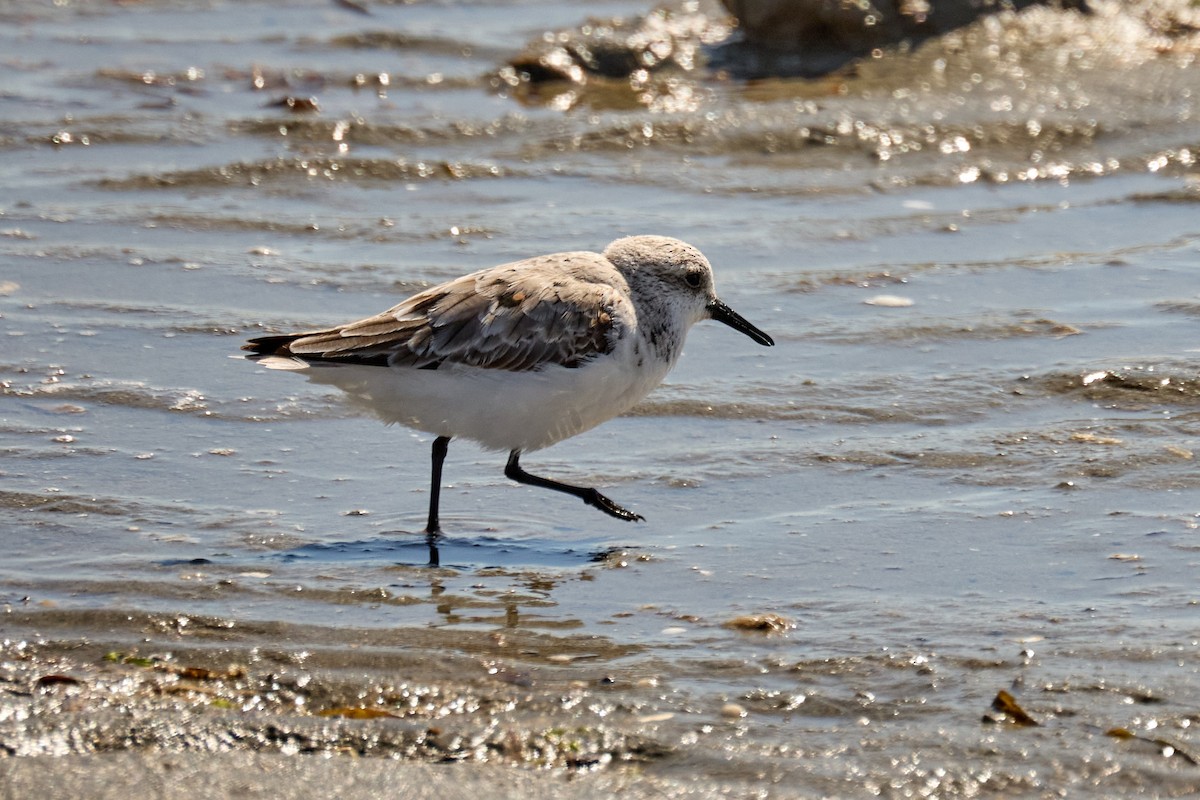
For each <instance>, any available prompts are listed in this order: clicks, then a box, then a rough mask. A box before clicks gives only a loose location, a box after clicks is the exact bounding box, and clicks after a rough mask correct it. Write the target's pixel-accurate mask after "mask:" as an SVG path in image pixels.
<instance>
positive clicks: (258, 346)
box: [242, 333, 305, 356]
mask: <svg viewBox="0 0 1200 800" xmlns="http://www.w3.org/2000/svg"><path fill="white" fill-rule="evenodd" d="M304 335H305V334H302V333H277V334H274V335H271V336H259V337H258V338H255V339H251V340H250V341H248V342H246V343H245V344H244V345H242V349H243V350H249V351H250V352H251V353H253V354H255V355H260V356H290V355H291V354H292V351H291V348H290V345H291V343H292V342H294V341H296V340H297V339H299V338H300V337H301V336H304Z"/></svg>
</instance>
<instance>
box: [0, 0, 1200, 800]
mask: <svg viewBox="0 0 1200 800" xmlns="http://www.w3.org/2000/svg"><path fill="white" fill-rule="evenodd" d="M1094 5H1095V6H1096V13H1094V14H1092V15H1090V16H1082V15H1079V14H1076V13H1074V12H1069V11H1067V12H1064V11H1055V10H1052V9H1045V8H1039V9H1033V10H1031V11H1028V12H1024V13H1022V14H1021V15H1017V16H1014V15H1002V16H999V17H995V18H991V19H988V20H984V21H981V22H979V23H977V24H975V25H972V26H969V27H967V28H964V29H962V30H960V31H957V32H955V33H954V34H952V35H950V36H948V37H946V38H945V39H943V40H938V41H933V42H927V43H925V44H924V45H923V46H922V47H920V48H918V49H916V50H914V51H912V52H887V53H883V54H881V56H880V58H878V59H871V60H868V61H866V62H863V63H860V64H858V65H857V66H855V67H854V68H853V69H850V70H847V71H843V72H839V73H835V74H833V75H830V76H826V77H824V78H821V79H817V80H809V81H806V80H798V79H765V80H755V81H740V80H735V79H732V78H729V77H728V76H725V75H722V74H721V73H720V72H712V71H706V70H704V69H703V68H701V67H697V68H696V69H687V68H685V67H683V66H680V65H678V64H676V65H674V66H672V67H670V68H667V69H663V70H659V71H654V72H651V73H650V74H648V75H646V76H635V77H634V78H629V79H623V80H618V79H600V78H596V77H594V76H593V77H591V78H590V79H589V80H588V81H587V82H585V83H581V84H567V83H557V84H539V85H532V84H527V83H522V82H520V80H518V79H516V78H514V73H513V72H512V71H511V69H510V68H508V67H507V66H506V65H508V64H509V62H510V60H511V59H512V58H513V57H514V55H515V54H517V53H520V52H521V51H522V49H523V48H524V46H525V44H526V43H527V42H529V41H532V40H536V39H539V38H540V37H541V36H542V33H543V32H544V31H546V30H550V29H553V30H558V31H573V30H575V29H576V28H577V27H578V26H580V25H581V24H583V22H584V20H585V19H587V18H588V17H589V16H596V15H599V16H602V17H616V16H620V15H626V16H630V15H634V14H638V13H643V12H644V11H645V10H646V9H645V8H644V7H643V6H642V5H640V4H634V3H620V2H617V3H606V4H603V5H602V6H599V7H597V6H596V5H595V4H582V3H544V4H543V3H534V4H515V5H511V4H499V5H483V6H467V5H459V4H448V5H431V4H419V3H418V4H413V5H399V6H388V5H378V6H374V5H373V6H372V7H371V9H370V11H371V13H370V14H369V15H368V14H361V13H358V12H356V11H354V10H353V9H351V8H348V7H345V6H338V5H335V4H328V3H323V2H315V1H314V2H297V3H289V4H286V5H278V4H273V3H272V4H254V3H250V4H236V5H233V4H231V5H219V4H218V5H210V4H190V3H142V4H137V5H135V6H125V5H122V6H113V5H110V4H93V3H78V4H70V5H64V6H47V7H45V8H42V7H37V8H27V7H20V8H11V9H7V10H5V11H3V12H0V15H2V21H3V22H4V25H3V26H0V51H3V52H4V53H5V56H4V64H5V67H6V70H7V74H6V77H5V82H4V84H3V89H2V92H0V103H3V106H4V119H5V122H4V123H3V125H2V126H0V150H2V151H3V154H4V158H3V159H0V180H2V181H3V185H4V186H5V187H6V193H5V197H4V198H2V199H0V342H2V343H3V348H2V349H0V452H2V453H3V456H4V457H3V460H2V461H0V546H2V547H3V550H4V553H5V557H4V559H3V560H2V561H0V603H2V604H3V612H4V614H3V616H2V617H0V619H2V620H3V622H2V623H0V775H3V776H4V777H5V779H6V780H5V781H4V782H3V784H2V785H3V787H4V788H3V789H0V792H3V791H7V792H8V793H9V794H8V795H6V796H14V797H22V796H28V795H29V794H30V793H31V792H33V791H39V792H42V793H45V791H46V790H48V789H50V788H53V787H60V786H61V787H77V788H78V793H79V794H92V795H95V794H96V793H97V792H98V791H110V792H112V793H113V796H115V794H116V792H117V791H118V789H123V788H124V786H127V785H131V784H135V783H136V784H137V785H142V786H154V787H156V788H155V792H154V793H155V794H158V795H161V796H164V797H171V796H194V795H195V794H196V792H198V791H199V788H198V787H205V793H206V794H208V795H209V796H221V795H222V794H224V795H227V796H232V795H238V794H239V793H240V794H241V795H247V794H248V795H249V796H254V794H253V793H254V792H258V793H259V794H263V795H266V794H270V795H271V796H288V795H287V794H286V792H288V791H292V792H295V795H294V796H305V795H306V794H311V791H312V790H313V788H314V787H326V786H332V785H336V786H339V787H341V788H343V789H344V792H343V794H344V796H356V794H355V793H358V794H361V795H363V796H367V795H373V794H375V793H376V792H377V790H379V789H380V788H381V787H391V791H392V792H393V793H394V792H395V790H396V787H397V786H403V787H405V790H411V791H412V792H413V794H412V795H411V796H417V797H420V796H424V795H422V794H419V793H418V792H422V791H426V792H429V793H430V795H431V796H432V794H433V793H434V792H438V796H455V795H454V794H452V792H453V791H458V790H459V787H467V788H464V789H463V791H465V790H468V789H469V785H468V782H475V783H473V784H470V785H471V786H476V787H478V786H479V785H482V786H485V787H486V788H474V789H469V790H470V791H472V792H473V794H478V793H479V792H481V791H486V792H487V793H489V794H498V793H501V792H504V791H508V792H510V795H507V796H517V795H518V794H519V795H520V796H531V795H532V796H538V795H539V794H543V795H546V796H561V795H562V794H564V793H569V794H572V795H576V794H579V795H581V796H589V795H588V793H589V792H590V793H592V794H594V795H595V796H602V795H605V796H606V795H607V794H609V793H611V792H612V791H615V790H616V789H621V790H622V791H625V792H634V793H635V794H634V795H633V796H637V793H642V794H645V795H647V796H651V795H653V796H663V795H665V796H674V795H683V794H690V795H695V796H723V795H736V796H746V795H751V794H755V793H757V794H760V795H766V796H772V797H793V796H795V797H811V796H827V797H858V796H863V795H864V794H873V795H878V796H888V797H891V796H912V795H914V794H922V795H925V796H978V795H980V794H988V793H990V794H994V795H997V796H1005V797H1012V796H1048V795H1056V796H1057V795H1060V794H1063V793H1065V794H1068V795H1070V794H1085V793H1087V794H1104V795H1109V796H1118V795H1119V796H1139V795H1142V796H1156V797H1165V796H1187V795H1188V794H1190V793H1194V792H1195V791H1197V790H1200V767H1198V766H1197V763H1196V762H1197V760H1200V744H1198V743H1197V742H1196V737H1195V733H1194V729H1195V725H1196V724H1197V715H1196V709H1195V703H1194V698H1195V697H1196V696H1197V691H1198V690H1200V661H1198V660H1197V638H1196V632H1197V630H1198V628H1197V619H1198V618H1197V608H1198V606H1197V603H1198V602H1200V596H1198V595H1197V593H1196V588H1195V587H1196V586H1197V585H1198V583H1197V577H1198V575H1197V567H1198V564H1200V561H1198V560H1197V558H1196V553H1197V542H1196V535H1197V534H1196V531H1197V528H1198V526H1200V480H1198V478H1197V474H1198V473H1197V471H1196V462H1195V453H1196V451H1197V448H1198V447H1200V428H1198V422H1200V378H1198V377H1197V376H1198V371H1197V367H1196V364H1197V354H1198V353H1200V345H1197V341H1198V339H1197V337H1196V330H1197V318H1198V316H1200V290H1198V288H1197V286H1198V284H1197V282H1196V280H1195V264H1196V262H1197V259H1198V258H1200V224H1198V222H1197V220H1200V217H1198V216H1197V214H1196V208H1197V200H1200V193H1198V189H1197V187H1198V186H1200V172H1198V171H1197V170H1198V167H1197V162H1196V156H1197V141H1198V138H1197V130H1198V129H1197V122H1196V119H1197V107H1196V104H1197V98H1196V95H1195V93H1194V89H1193V88H1192V84H1193V83H1194V65H1193V62H1194V58H1195V54H1196V52H1197V50H1198V49H1200V48H1197V46H1196V40H1195V37H1194V36H1192V35H1190V34H1189V33H1188V30H1189V29H1188V28H1187V26H1186V25H1182V24H1174V23H1172V24H1168V22H1164V21H1163V20H1164V19H1166V18H1163V17H1155V16H1154V15H1153V14H1150V13H1149V12H1148V11H1147V8H1148V6H1143V5H1142V4H1138V3H1133V4H1124V5H1120V4H1101V3H1096V4H1094ZM714 9H715V4H714V5H713V7H712V8H708V7H701V8H699V9H698V10H695V11H694V12H689V13H696V14H706V13H716V12H715V10H714ZM1181 13H1187V12H1186V9H1185V10H1184V11H1183V12H1181ZM689 19H691V18H689ZM1180 19H1183V17H1180ZM694 22H695V20H694V19H691V21H689V22H687V24H686V25H684V27H687V25H692V26H693V28H694V27H695V26H694ZM468 23H469V24H468ZM681 24H682V23H681ZM564 35H566V34H564ZM697 46H698V47H700V48H701V49H700V51H698V52H702V51H703V47H702V46H701V45H697ZM513 80H516V83H515V85H514V84H513V83H512V81H513ZM288 98H291V100H292V102H291V103H290V104H289V103H288ZM309 98H315V104H314V103H312V102H310V101H309ZM534 223H537V224H534ZM643 232H654V233H662V234H666V235H672V236H677V237H679V238H682V239H684V240H687V241H690V242H692V243H694V244H696V245H697V246H698V247H700V248H701V249H702V250H703V251H704V252H705V254H706V255H708V256H709V258H710V260H711V261H712V262H713V264H714V267H715V271H716V277H717V288H718V290H719V291H720V293H721V295H722V297H723V298H724V299H726V300H727V301H728V302H729V303H730V305H731V306H733V307H734V308H737V309H738V311H739V312H741V313H742V314H744V315H745V316H746V317H747V318H749V319H752V320H754V321H755V322H756V323H757V324H759V325H760V326H761V327H762V328H763V329H764V330H766V331H768V332H769V333H771V334H772V335H773V336H774V337H775V338H776V340H777V342H778V345H777V346H776V347H775V348H771V349H770V350H766V349H763V348H758V347H756V346H754V345H753V343H751V342H748V341H746V340H744V338H743V337H739V336H737V335H736V334H732V333H731V332H729V331H728V330H726V329H723V328H722V327H721V326H717V325H710V324H702V325H700V326H697V328H696V329H694V330H693V332H692V334H691V336H690V337H689V340H688V345H687V348H686V352H685V355H684V357H683V359H682V361H681V363H680V365H679V367H678V368H677V369H676V371H675V372H674V373H672V375H671V376H670V377H669V379H668V381H667V384H666V385H665V386H663V387H662V388H660V389H659V390H657V391H656V392H655V393H653V394H652V395H651V396H650V397H649V398H648V400H647V401H646V402H645V403H643V404H642V405H640V406H639V407H637V408H636V409H634V411H633V412H632V413H631V414H629V415H626V416H624V417H622V418H620V419H617V420H614V421H612V422H610V423H608V424H606V425H604V426H602V427H601V428H599V429H597V430H595V431H593V432H590V433H588V434H586V435H584V436H581V437H578V438H576V439H572V440H569V441H567V442H564V443H561V444H560V445H556V446H555V447H553V448H551V449H548V450H546V451H542V452H538V453H533V454H530V455H529V456H527V457H526V459H524V460H523V463H525V465H526V467H527V468H529V469H531V470H533V469H534V468H535V467H536V469H537V470H538V471H539V473H540V474H547V475H549V476H552V477H556V478H559V479H562V480H570V481H573V482H578V483H586V484H589V485H592V484H594V485H597V486H599V487H600V488H601V489H602V491H604V492H605V493H606V494H608V495H609V496H611V497H613V498H614V499H615V500H617V501H618V502H620V503H621V504H622V505H626V506H627V507H629V508H630V509H631V510H633V511H635V512H637V513H639V514H642V515H644V516H645V517H646V518H647V521H646V522H645V523H641V524H638V525H629V524H626V523H622V522H620V521H617V520H610V519H607V518H605V517H603V516H601V515H599V514H597V513H596V512H595V511H594V510H592V509H588V508H586V507H585V506H583V505H582V504H579V503H578V502H577V501H575V500H573V499H572V498H568V497H558V496H556V495H553V494H550V496H546V495H547V494H549V493H546V492H539V491H536V490H529V489H527V488H526V487H522V486H517V485H515V484H512V483H510V482H509V481H507V480H506V479H505V478H504V477H503V474H502V468H503V459H502V457H501V456H497V455H496V454H490V453H485V452H482V451H479V450H477V449H473V448H471V447H470V446H469V445H464V446H461V447H457V448H453V449H452V451H451V456H450V460H449V462H448V464H447V474H448V476H452V479H451V482H450V485H448V486H447V487H446V488H445V489H444V490H443V496H442V510H443V526H444V527H445V529H446V532H447V535H446V537H445V539H444V540H442V541H441V542H440V544H439V552H438V554H437V556H438V561H439V566H437V567H431V566H429V562H430V555H431V554H430V552H429V550H428V547H427V545H426V543H425V541H424V537H423V536H422V535H421V534H420V533H419V531H420V529H421V526H422V525H423V524H424V509H425V504H426V500H427V494H426V492H427V479H428V451H429V439H428V437H425V436H423V435H418V434H414V433H412V432H409V431H406V430H403V429H395V428H384V427H383V426H382V425H379V424H378V423H377V422H375V421H373V420H371V419H367V418H365V417H361V416H359V415H358V414H357V413H356V412H355V411H354V410H353V409H352V408H350V407H348V406H347V405H346V404H345V402H344V401H343V399H342V398H340V397H339V396H337V395H336V394H333V393H331V392H329V391H328V390H325V389H322V388H320V387H314V386H311V385H308V384H306V383H304V382H303V381H302V380H299V379H296V380H288V377H289V376H286V375H282V376H281V375H278V374H269V373H267V372H266V371H264V370H261V369H258V368H256V367H254V366H253V365H252V364H249V363H247V362H246V361H245V360H244V359H242V358H240V356H239V354H238V346H239V345H240V343H241V342H242V341H243V340H244V339H245V338H248V337H250V336H254V335H257V334H259V333H261V332H262V331H264V330H280V329H291V328H295V327H298V326H308V325H312V326H319V325H323V324H330V323H338V322H344V321H347V320H351V319H356V318H360V317H362V316H365V315H367V314H370V313H374V312H377V311H379V310H382V309H384V308H387V307H388V306H390V305H391V304H393V303H394V302H396V301H397V300H398V299H400V298H401V297H403V296H404V295H406V294H407V293H410V292H412V291H414V290H416V289H418V288H420V287H422V286H426V285H429V284H431V283H434V282H437V281H441V280H445V279H447V278H449V277H453V276H455V275H458V274H462V273H463V272H466V271H468V270H471V269H476V268H480V267H483V266H488V265H491V264H496V263H501V262H505V261H511V260H515V259H518V258H522V257H525V256H528V255H532V254H537V253H545V252H553V251H557V250H566V249H596V248H600V247H603V245H604V244H605V243H607V242H608V241H610V240H611V239H613V238H616V237H617V236H620V235H624V234H631V233H643ZM1001 692H1005V693H1007V694H1008V695H1009V696H1011V698H1012V700H1013V703H1012V704H1006V701H1005V699H1004V695H1002V694H1001ZM1031 723H1036V724H1031ZM122 781H123V782H122ZM239 781H244V785H243V783H239ZM100 786H103V787H107V788H104V789H100V788H97V787H100ZM193 790H195V791H193ZM440 790H444V792H443V791H440ZM172 792H174V793H175V794H172ZM189 792H191V793H192V794H189ZM0 796H3V795H0ZM122 796H124V794H122ZM402 796H403V795H402ZM501 796H505V795H501Z"/></svg>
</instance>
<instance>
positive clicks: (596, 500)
mask: <svg viewBox="0 0 1200 800" xmlns="http://www.w3.org/2000/svg"><path fill="white" fill-rule="evenodd" d="M583 502H585V503H587V504H588V505H589V506H593V507H595V508H598V509H600V510H601V511H603V512H604V513H605V514H608V515H609V516H610V517H616V518H617V519H623V520H625V521H626V522H645V521H646V518H645V517H643V516H642V515H641V514H635V513H633V512H632V511H630V510H629V509H627V508H622V507H621V506H619V505H617V504H616V503H614V502H613V501H612V500H609V499H608V498H607V497H605V496H604V495H602V494H600V493H599V492H597V491H596V490H595V489H590V490H589V491H588V493H587V494H586V495H585V496H584V498H583Z"/></svg>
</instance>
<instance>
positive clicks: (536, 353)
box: [244, 236, 774, 534]
mask: <svg viewBox="0 0 1200 800" xmlns="http://www.w3.org/2000/svg"><path fill="white" fill-rule="evenodd" d="M702 319H716V320H719V321H721V322H724V323H726V324H727V325H729V326H731V327H733V328H734V329H736V330H738V331H741V332H742V333H745V334H746V335H748V336H750V337H751V338H752V339H754V340H755V341H756V342H758V343H760V344H764V345H772V344H774V341H773V340H772V339H771V337H770V336H768V335H767V334H765V333H763V332H762V331H760V330H759V329H758V328H756V327H754V326H753V325H751V324H750V323H749V322H747V321H746V320H745V319H743V318H742V317H741V316H740V315H738V314H737V313H735V312H734V311H733V310H732V309H730V308H729V307H728V306H726V305H725V304H724V303H723V302H721V300H720V299H718V297H717V295H716V291H715V290H714V288H713V277H712V267H711V266H710V265H709V263H708V260H707V259H705V257H704V256H703V255H702V254H701V253H700V251H699V250H697V249H696V248H694V247H692V246H691V245H688V244H686V243H684V242H681V241H679V240H678V239H671V238H668V237H665V236H631V237H627V238H624V239H618V240H617V241H615V242H613V243H612V244H610V245H609V246H608V247H607V248H605V250H604V252H603V253H602V254H601V253H591V252H583V251H579V252H567V253H556V254H553V255H546V256H538V257H535V258H530V259H526V260H524V261H517V262H514V263H511V264H502V265H500V266H497V267H491V268H488V269H484V270H480V271H478V272H473V273H471V274H469V275H464V276H463V277H461V278H456V279H454V280H452V281H449V282H447V283H444V284H441V285H438V286H434V287H432V288H429V289H426V290H424V291H422V292H419V293H417V294H415V295H413V296H412V297H410V298H408V299H407V300H405V301H403V302H401V303H400V304H398V305H396V306H393V307H392V308H390V309H388V310H387V311H384V312H383V313H381V314H377V315H375V316H373V317H368V318H367V319H363V320H360V321H358V322H352V323H349V324H347V325H342V326H338V327H334V328H327V329H323V330H316V331H306V332H301V333H293V334H282V335H271V336H262V337H258V338H256V339H251V340H250V341H249V343H247V344H246V345H245V347H244V349H246V350H250V351H251V352H252V353H254V355H253V356H251V358H254V359H255V360H257V361H258V362H259V363H260V364H263V365H264V366H268V367H272V368H276V369H299V370H303V371H304V372H305V373H306V374H307V376H308V378H309V379H310V380H311V381H313V382H316V383H323V384H330V385H333V386H336V387H338V388H339V389H341V390H343V391H344V392H345V393H346V394H347V395H348V396H349V397H350V398H351V399H352V400H353V401H354V402H355V403H357V404H359V405H361V406H362V407H364V408H366V409H368V410H369V411H371V412H372V413H374V414H376V415H377V416H379V417H380V418H381V419H383V420H384V421H385V422H388V423H400V424H403V425H406V426H408V427H411V428H415V429H417V430H421V431H426V432H428V433H432V434H434V435H436V436H437V439H436V440H435V442H434V455H433V460H434V464H433V467H434V484H433V487H432V495H431V498H430V511H429V520H428V525H427V528H426V529H427V531H428V532H429V533H430V534H433V533H436V532H437V531H438V529H439V523H438V494H439V490H440V482H441V481H440V478H441V464H442V459H444V457H445V450H446V446H447V445H448V443H449V440H450V439H451V438H453V437H463V438H466V439H471V440H473V441H475V442H478V443H479V444H481V445H483V446H484V447H486V448H489V449H493V450H507V451H508V452H509V464H508V468H507V469H506V474H508V475H509V477H511V478H513V479H515V480H518V481H520V482H524V483H530V484H533V485H538V486H544V487H546V488H551V489H556V490H558V491H565V492H568V493H570V494H574V495H576V496H578V497H581V498H582V499H583V500H584V501H585V502H587V503H588V504H590V505H593V506H596V507H597V508H600V509H601V510H602V511H605V512H606V513H608V514H610V515H612V516H615V517H618V518H621V519H641V517H640V516H638V515H636V514H633V513H632V512H630V511H628V510H626V509H624V508H621V507H620V506H618V505H617V504H616V503H614V502H612V501H611V500H609V499H608V498H607V497H604V495H602V494H600V493H599V492H597V491H596V490H594V489H585V488H580V487H575V486H570V485H568V484H562V483H558V482H556V481H551V480H548V479H545V478H538V477H536V476H532V475H529V474H528V473H526V472H524V470H522V469H521V468H520V465H519V461H518V459H519V457H520V454H521V453H522V452H525V451H529V450H537V449H541V448H543V447H548V446H550V445H552V444H554V443H555V442H559V441H562V440H563V439H566V438H568V437H570V436H574V435H576V434H579V433H582V432H583V431H586V430H588V429H590V428H593V427H595V426H596V425H599V424H600V423H601V422H604V421H606V420H608V419H611V418H612V417H614V416H617V415H618V414H621V413H623V412H624V411H626V410H628V409H629V408H630V407H631V406H633V405H634V404H635V403H637V402H638V401H639V400H641V399H642V398H643V397H645V396H646V395H647V394H648V393H649V392H650V391H651V390H652V389H653V388H654V387H655V386H657V385H658V384H659V383H660V382H661V381H662V379H663V378H664V377H665V376H666V374H667V373H668V372H669V371H670V370H671V367H673V366H674V364H675V362H676V360H677V359H678V358H679V354H680V352H681V350H682V347H683V341H684V337H685V336H686V334H687V331H688V329H689V328H691V326H692V325H693V324H695V323H696V322H698V321H700V320H702Z"/></svg>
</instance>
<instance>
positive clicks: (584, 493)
mask: <svg viewBox="0 0 1200 800" xmlns="http://www.w3.org/2000/svg"><path fill="white" fill-rule="evenodd" d="M520 459H521V451H520V450H513V451H512V452H511V453H509V454H508V466H506V467H505V468H504V474H505V475H507V476H508V477H509V478H511V479H512V480H514V481H516V482H517V483H525V484H528V485H530V486H540V487H542V488H543V489H553V490H554V491H556V492H566V493H567V494H573V495H575V496H576V497H578V498H579V499H580V500H582V501H583V502H585V503H587V504H588V505H589V506H595V507H596V508H598V509H600V510H601V511H603V512H604V513H605V514H608V515H609V516H610V517H616V518H617V519H623V520H628V521H629V522H633V521H634V520H644V519H645V517H643V516H642V515H640V514H635V513H633V512H632V511H629V510H628V509H625V508H621V507H620V506H619V505H617V504H616V503H614V502H613V501H612V500H609V499H608V498H607V497H605V496H604V495H602V494H600V493H599V492H597V491H596V490H595V489H586V488H584V487H582V486H571V485H570V484H567V483H559V482H558V481H552V480H550V479H549V478H539V477H538V476H537V475H530V474H529V473H528V472H526V471H525V470H523V469H521V463H520Z"/></svg>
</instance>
